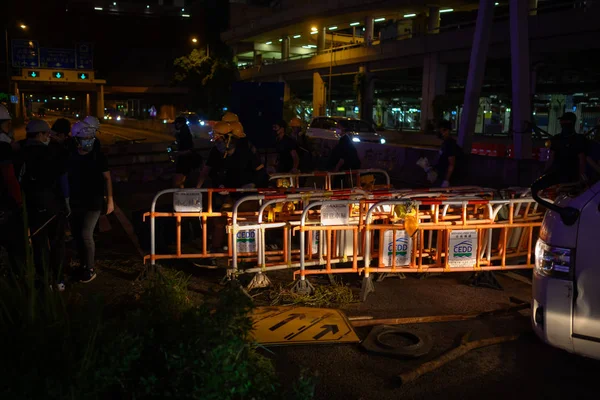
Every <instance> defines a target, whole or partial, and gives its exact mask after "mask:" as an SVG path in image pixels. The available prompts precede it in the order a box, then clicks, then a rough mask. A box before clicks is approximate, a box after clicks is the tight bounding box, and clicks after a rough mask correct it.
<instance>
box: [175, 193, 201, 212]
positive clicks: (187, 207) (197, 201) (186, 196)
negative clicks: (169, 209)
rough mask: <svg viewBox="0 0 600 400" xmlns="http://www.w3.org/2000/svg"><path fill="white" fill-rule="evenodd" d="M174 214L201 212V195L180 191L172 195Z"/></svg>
mask: <svg viewBox="0 0 600 400" xmlns="http://www.w3.org/2000/svg"><path fill="white" fill-rule="evenodd" d="M173 209H174V210H175V212H202V193H199V192H197V191H191V190H187V191H186V190H182V191H180V192H175V193H173Z"/></svg>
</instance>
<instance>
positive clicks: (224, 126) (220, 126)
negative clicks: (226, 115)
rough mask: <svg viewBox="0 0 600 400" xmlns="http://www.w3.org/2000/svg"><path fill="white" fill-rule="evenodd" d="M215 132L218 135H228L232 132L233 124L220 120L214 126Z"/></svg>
mask: <svg viewBox="0 0 600 400" xmlns="http://www.w3.org/2000/svg"><path fill="white" fill-rule="evenodd" d="M213 132H214V133H215V134H217V135H228V134H230V133H231V125H230V124H229V123H227V122H223V121H219V122H217V123H216V124H215V126H214V127H213Z"/></svg>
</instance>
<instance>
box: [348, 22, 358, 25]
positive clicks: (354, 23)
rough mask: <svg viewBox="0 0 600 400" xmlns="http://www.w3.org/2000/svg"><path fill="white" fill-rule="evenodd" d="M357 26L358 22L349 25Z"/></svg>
mask: <svg viewBox="0 0 600 400" xmlns="http://www.w3.org/2000/svg"><path fill="white" fill-rule="evenodd" d="M358 25H360V22H353V23H351V24H350V26H358Z"/></svg>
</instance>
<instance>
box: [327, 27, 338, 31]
mask: <svg viewBox="0 0 600 400" xmlns="http://www.w3.org/2000/svg"><path fill="white" fill-rule="evenodd" d="M336 29H337V26H330V27H329V30H330V31H335V30H336Z"/></svg>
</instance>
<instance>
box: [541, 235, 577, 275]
mask: <svg viewBox="0 0 600 400" xmlns="http://www.w3.org/2000/svg"><path fill="white" fill-rule="evenodd" d="M571 252H572V250H571V249H565V248H563V247H556V246H550V245H548V244H546V243H544V241H542V240H541V239H538V241H537V244H536V246H535V272H536V273H538V274H540V275H543V276H548V277H553V278H569V277H570V276H571V271H572V269H571V263H572V254H571Z"/></svg>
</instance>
